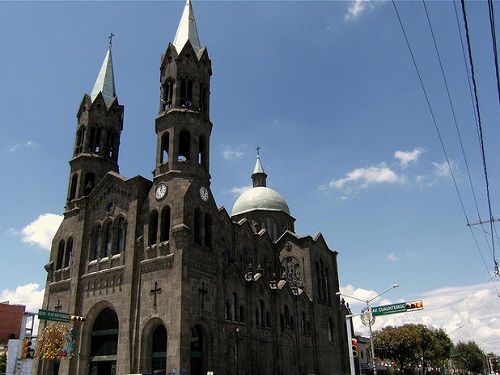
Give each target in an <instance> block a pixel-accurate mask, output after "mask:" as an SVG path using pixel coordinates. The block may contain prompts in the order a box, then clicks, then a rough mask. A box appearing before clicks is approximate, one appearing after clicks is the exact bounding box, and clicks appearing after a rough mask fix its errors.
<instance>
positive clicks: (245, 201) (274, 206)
mask: <svg viewBox="0 0 500 375" xmlns="http://www.w3.org/2000/svg"><path fill="white" fill-rule="evenodd" d="M254 210H266V211H282V212H284V213H286V214H288V215H290V209H289V208H288V204H287V203H286V201H285V200H284V199H283V197H282V196H281V195H280V194H279V193H278V192H276V191H275V190H273V189H270V188H268V187H265V186H257V187H254V188H252V189H250V190H248V191H246V192H244V193H243V194H241V195H240V197H239V198H238V199H237V200H236V203H235V204H234V206H233V212H232V215H233V216H234V215H239V214H243V213H245V212H249V211H254Z"/></svg>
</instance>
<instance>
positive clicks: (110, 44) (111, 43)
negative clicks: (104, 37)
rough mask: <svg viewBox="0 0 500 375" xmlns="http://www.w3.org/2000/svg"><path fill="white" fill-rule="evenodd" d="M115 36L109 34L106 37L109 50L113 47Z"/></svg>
mask: <svg viewBox="0 0 500 375" xmlns="http://www.w3.org/2000/svg"><path fill="white" fill-rule="evenodd" d="M114 36H115V34H113V33H111V34H109V36H108V39H109V49H111V47H112V46H113V37H114Z"/></svg>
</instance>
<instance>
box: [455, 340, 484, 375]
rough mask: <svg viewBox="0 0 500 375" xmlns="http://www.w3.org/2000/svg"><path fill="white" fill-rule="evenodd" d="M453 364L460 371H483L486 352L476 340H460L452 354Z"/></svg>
mask: <svg viewBox="0 0 500 375" xmlns="http://www.w3.org/2000/svg"><path fill="white" fill-rule="evenodd" d="M452 359H453V366H454V367H455V368H457V369H458V370H459V371H460V373H465V374H466V373H467V372H469V371H470V372H476V373H481V372H482V371H483V367H484V361H485V355H484V352H483V351H482V350H481V349H480V348H479V346H477V344H476V343H475V342H474V341H469V342H468V343H463V342H459V343H458V344H457V345H455V348H454V350H453V354H452Z"/></svg>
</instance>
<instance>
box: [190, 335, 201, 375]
mask: <svg viewBox="0 0 500 375" xmlns="http://www.w3.org/2000/svg"><path fill="white" fill-rule="evenodd" d="M203 347H204V338H203V331H202V329H201V327H200V326H194V327H193V328H191V372H190V375H202V374H204V371H203V370H204V368H203V367H204V363H203V362H204V358H203V357H204V356H203Z"/></svg>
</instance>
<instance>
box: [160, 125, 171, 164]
mask: <svg viewBox="0 0 500 375" xmlns="http://www.w3.org/2000/svg"><path fill="white" fill-rule="evenodd" d="M169 139H170V134H169V133H168V131H166V132H165V133H163V135H162V136H161V155H160V163H165V164H166V163H168V144H169Z"/></svg>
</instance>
